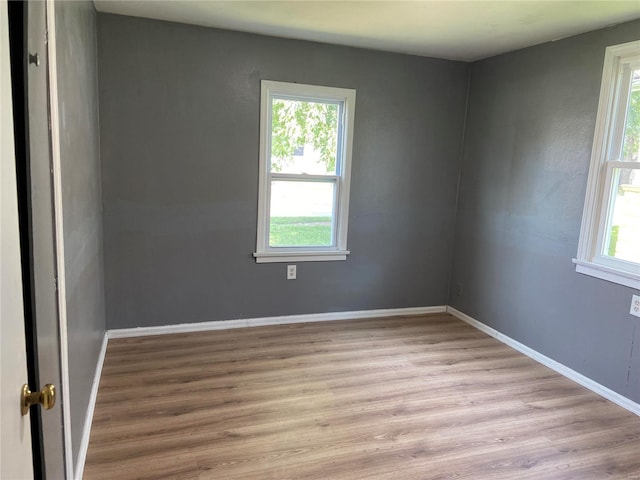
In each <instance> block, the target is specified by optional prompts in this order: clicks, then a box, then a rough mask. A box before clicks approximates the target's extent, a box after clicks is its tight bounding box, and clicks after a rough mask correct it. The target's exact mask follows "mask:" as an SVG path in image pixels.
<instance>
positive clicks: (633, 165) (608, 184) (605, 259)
mask: <svg viewBox="0 0 640 480" xmlns="http://www.w3.org/2000/svg"><path fill="white" fill-rule="evenodd" d="M620 169H625V170H640V162H607V163H606V164H605V165H604V168H603V176H604V188H605V191H604V192H603V195H602V197H601V198H602V202H601V206H600V215H599V217H600V221H599V225H598V236H597V240H596V250H595V254H594V255H593V259H592V260H593V261H594V262H595V263H600V264H602V265H606V266H609V267H611V268H616V269H618V270H623V271H627V272H631V273H640V264H638V263H635V262H630V261H628V260H624V259H621V258H615V257H611V256H609V255H606V254H605V251H606V249H607V247H608V245H607V237H608V232H609V231H610V230H611V223H612V221H613V213H614V212H613V209H614V207H615V198H616V194H617V192H616V188H615V186H616V185H617V183H618V181H617V180H618V175H619V174H620V172H619V170H620ZM615 170H618V172H617V173H616V172H615Z"/></svg>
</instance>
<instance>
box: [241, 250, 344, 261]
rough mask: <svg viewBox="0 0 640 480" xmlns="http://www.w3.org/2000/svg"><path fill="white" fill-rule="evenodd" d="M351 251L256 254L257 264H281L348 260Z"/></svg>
mask: <svg viewBox="0 0 640 480" xmlns="http://www.w3.org/2000/svg"><path fill="white" fill-rule="evenodd" d="M349 253H350V252H349V250H332V251H330V252H326V251H325V252H318V251H316V252H313V251H306V252H259V253H254V254H253V256H254V257H255V259H256V263H281V262H333V261H339V260H346V259H347V255H349Z"/></svg>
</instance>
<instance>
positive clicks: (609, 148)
mask: <svg viewBox="0 0 640 480" xmlns="http://www.w3.org/2000/svg"><path fill="white" fill-rule="evenodd" d="M574 263H575V264H576V271H578V272H580V273H584V274H587V275H592V276H594V277H598V278H602V279H604V280H608V281H611V282H615V283H619V284H622V285H626V286H629V287H633V288H640V41H637V42H631V43H626V44H624V45H617V46H614V47H609V48H607V50H606V54H605V64H604V71H603V75H602V87H601V90H600V103H599V105H598V117H597V119H596V131H595V137H594V142H593V151H592V156H591V166H590V170H589V180H588V185H587V196H586V199H585V210H584V214H583V218H582V227H581V231H580V242H579V244H578V256H577V258H576V259H575V260H574Z"/></svg>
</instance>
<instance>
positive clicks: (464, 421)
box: [84, 314, 640, 480]
mask: <svg viewBox="0 0 640 480" xmlns="http://www.w3.org/2000/svg"><path fill="white" fill-rule="evenodd" d="M84 478H85V479H89V480H93V479H107V478H109V479H114V478H117V479H125V480H126V479H156V478H158V479H161V478H166V479H185V480H193V479H198V480H212V479H256V480H258V479H259V480H264V479H279V480H283V479H305V480H312V479H337V480H342V479H364V478H366V479H379V480H382V479H385V480H389V479H451V478H456V479H465V478H469V479H471V478H474V479H475V478H481V479H494V480H499V479H514V478H517V479H540V480H543V479H544V480H556V479H557V480H560V479H576V480H577V479H580V480H590V479H593V480H600V479H604V478H607V479H621V480H640V418H638V417H637V416H635V415H633V414H631V413H629V412H627V411H625V410H624V409H622V408H620V407H618V406H616V405H614V404H612V403H610V402H608V401H606V400H604V399H602V398H601V397H599V396H597V395H595V394H594V393H592V392H590V391H588V390H586V389H584V388H583V387H581V386H579V385H577V384H575V383H573V382H571V381H569V380H567V379H565V378H563V377H561V376H560V375H558V374H556V373H555V372H553V371H551V370H550V369H548V368H546V367H544V366H542V365H540V364H538V363H537V362H535V361H533V360H531V359H529V358H528V357H525V356H523V355H522V354H520V353H518V352H516V351H514V350H512V349H510V348H509V347H506V346H505V345H503V344H501V343H499V342H498V341H496V340H494V339H492V338H490V337H488V336H486V335H485V334H483V333H482V332H479V331H478V330H476V329H474V328H472V327H470V326H468V325H466V324H464V323H463V322H461V321H459V320H457V319H455V318H453V317H451V316H450V315H446V314H437V315H424V316H413V317H389V318H379V319H367V320H353V321H344V322H319V323H311V324H292V325H280V326H267V327H256V328H248V329H246V328H245V329H235V330H222V331H212V332H198V333H188V334H175V335H163V336H155V337H138V338H127V339H116V340H111V341H110V342H109V346H108V349H107V356H106V359H105V364H104V369H103V376H102V379H101V382H100V388H99V392H98V399H97V403H96V408H95V416H94V422H93V427H92V432H91V439H90V444H89V450H88V454H87V462H86V467H85V475H84Z"/></svg>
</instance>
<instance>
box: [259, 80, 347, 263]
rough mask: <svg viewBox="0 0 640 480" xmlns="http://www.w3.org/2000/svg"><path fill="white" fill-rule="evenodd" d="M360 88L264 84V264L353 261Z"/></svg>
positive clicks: (261, 225)
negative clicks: (350, 226)
mask: <svg viewBox="0 0 640 480" xmlns="http://www.w3.org/2000/svg"><path fill="white" fill-rule="evenodd" d="M355 100H356V92H355V90H348V89H343V88H330V87H320V86H315V85H302V84H297V83H282V82H272V81H266V80H263V81H262V91H261V108H260V184H259V192H258V236H257V242H256V243H257V245H256V252H255V253H254V257H256V262H258V263H262V262H287V261H325V260H345V259H346V258H347V255H348V254H349V251H348V250H347V220H348V216H349V179H350V173H351V149H352V143H353V141H352V135H353V123H354V116H355Z"/></svg>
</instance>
